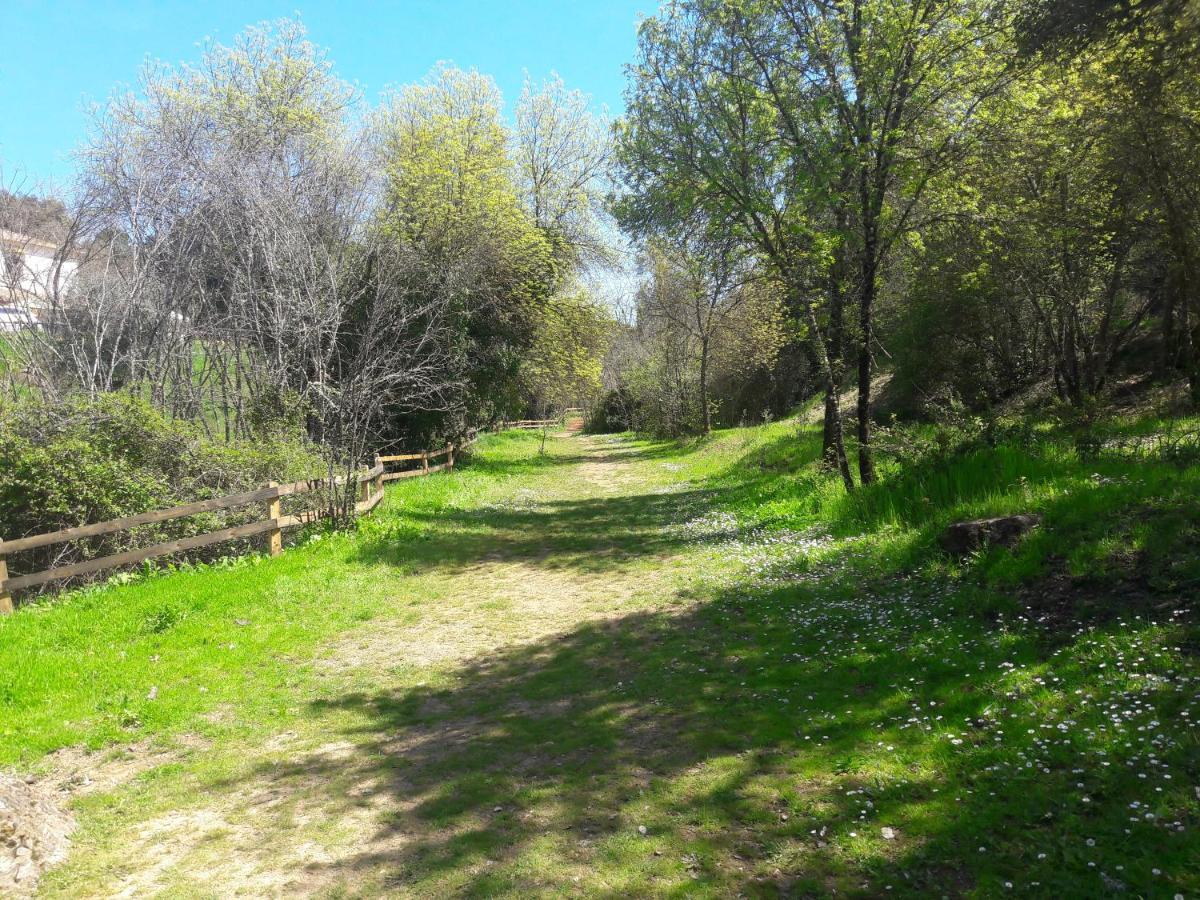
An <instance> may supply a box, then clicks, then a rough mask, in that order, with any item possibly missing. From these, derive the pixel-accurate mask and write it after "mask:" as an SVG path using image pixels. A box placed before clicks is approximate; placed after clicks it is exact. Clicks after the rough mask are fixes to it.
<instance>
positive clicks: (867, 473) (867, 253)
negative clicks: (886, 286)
mask: <svg viewBox="0 0 1200 900" xmlns="http://www.w3.org/2000/svg"><path fill="white" fill-rule="evenodd" d="M875 279H876V271H875V239H874V236H873V235H872V234H871V233H870V231H868V236H867V241H866V244H865V246H864V247H863V266H862V289H861V294H860V297H859V307H858V324H859V330H860V332H861V337H860V340H861V343H860V344H859V348H858V477H859V480H861V481H862V483H863V484H871V483H872V482H873V481H874V480H875V461H874V458H873V455H872V452H871V374H872V372H871V369H872V356H871V343H872V341H873V340H874V329H873V325H874V321H873V307H874V305H875V289H876V284H875Z"/></svg>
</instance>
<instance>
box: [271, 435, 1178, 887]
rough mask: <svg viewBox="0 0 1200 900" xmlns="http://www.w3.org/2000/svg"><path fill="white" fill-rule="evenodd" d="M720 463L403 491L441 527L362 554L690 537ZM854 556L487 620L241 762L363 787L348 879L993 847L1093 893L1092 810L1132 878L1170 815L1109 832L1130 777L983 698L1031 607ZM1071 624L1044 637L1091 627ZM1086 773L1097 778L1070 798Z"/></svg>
mask: <svg viewBox="0 0 1200 900" xmlns="http://www.w3.org/2000/svg"><path fill="white" fill-rule="evenodd" d="M629 452H630V454H631V455H636V456H638V457H640V458H644V456H643V451H642V450H641V449H638V448H630V450H629ZM663 453H664V454H665V455H669V454H670V450H669V449H668V450H664V451H663ZM758 453H759V451H756V455H757V454H758ZM767 458H768V459H770V456H768V457H767ZM576 459H577V458H576ZM744 468H745V469H747V471H746V478H747V482H748V483H747V484H744V485H741V486H739V485H736V484H735V485H730V484H729V482H728V480H727V479H726V480H725V481H724V482H722V483H723V484H724V486H725V488H726V492H725V493H722V494H719V495H718V494H717V493H716V492H714V491H713V490H703V489H697V488H693V489H687V490H682V491H675V492H672V493H665V494H636V495H619V496H613V497H601V498H594V499H586V500H569V501H556V502H547V503H540V504H536V505H534V506H531V507H528V508H519V507H517V508H514V507H497V508H483V509H476V510H440V511H438V512H437V513H428V514H427V513H423V512H420V511H417V512H412V513H406V515H407V516H409V517H410V518H413V519H415V520H416V521H418V522H420V521H421V520H422V517H423V516H426V515H428V516H429V517H430V518H431V519H436V520H437V521H438V522H439V523H441V524H442V525H443V526H444V525H445V524H446V522H447V516H450V517H452V518H451V525H452V527H450V528H448V529H446V530H445V531H444V532H440V531H437V530H434V529H430V534H432V537H431V538H430V539H429V540H426V541H422V542H421V546H420V549H419V550H416V549H415V548H414V546H413V545H412V544H411V543H405V542H400V543H399V544H398V545H397V546H395V547H393V546H390V545H389V543H388V542H387V541H386V540H384V541H379V542H376V543H374V544H371V545H369V546H368V547H366V548H365V549H364V550H363V554H364V557H366V558H369V559H375V560H382V561H388V562H392V561H394V562H396V563H400V562H401V561H403V562H404V563H411V562H412V561H413V558H414V556H413V554H414V552H418V553H419V554H420V556H421V558H423V559H427V560H429V561H431V562H436V563H437V564H438V565H443V566H444V565H450V566H468V565H472V564H476V563H478V562H479V561H480V560H481V559H484V558H486V557H487V556H488V555H492V556H496V555H498V556H501V557H505V558H514V559H523V560H527V561H531V562H534V563H536V564H537V565H543V566H547V567H573V568H578V569H580V570H585V571H604V570H605V569H607V568H610V567H613V566H618V565H622V564H624V563H626V562H629V561H633V560H637V559H640V558H644V557H646V556H647V555H651V554H662V553H671V552H673V551H674V550H675V549H677V548H678V547H679V546H680V545H681V544H682V543H684V542H685V541H687V540H689V539H688V538H687V536H686V534H684V533H681V532H680V531H679V530H678V529H673V528H671V527H670V526H672V525H674V524H677V523H678V522H679V521H680V519H681V518H682V517H685V516H692V515H699V514H703V513H704V512H708V511H712V510H713V509H714V508H716V506H717V504H718V500H719V501H720V502H721V504H722V505H724V504H726V503H728V502H729V501H730V499H731V498H730V496H729V493H728V491H729V490H730V489H732V490H745V491H746V492H747V493H746V494H744V495H743V497H742V499H744V498H746V497H753V496H754V490H755V488H754V485H753V484H752V483H749V482H752V481H753V480H754V479H756V478H758V475H757V474H755V473H754V472H752V471H749V467H744ZM764 477H766V476H764ZM734 499H738V498H734ZM958 499H959V500H961V499H962V497H961V496H959V497H958ZM726 536H728V535H722V534H711V535H706V536H705V539H706V540H713V541H720V540H722V539H723V538H724V537H726ZM857 565H858V566H859V568H858V569H857V570H856V571H851V570H850V569H849V568H844V569H843V571H842V573H841V575H839V574H837V572H821V571H809V572H805V571H803V570H800V571H789V570H788V569H787V568H786V566H785V567H784V568H782V569H780V570H779V571H766V572H760V573H759V574H760V576H761V577H764V578H765V579H766V580H767V581H768V582H769V581H771V579H772V578H776V579H778V580H780V581H783V582H786V583H784V584H782V585H781V586H777V587H774V588H771V589H765V588H752V587H749V586H746V585H733V586H727V587H723V588H712V589H705V588H701V589H699V593H698V594H697V595H695V596H692V597H691V598H690V599H691V600H692V602H691V604H690V605H688V606H687V607H686V608H684V609H683V610H681V611H660V612H649V613H638V614H633V615H627V616H624V617H622V618H619V619H614V620H611V621H608V622H605V623H600V624H595V623H592V624H585V625H581V626H579V627H576V628H575V629H573V630H571V631H570V632H568V633H565V634H560V635H555V636H553V637H551V638H547V639H543V640H540V641H537V642H534V643H530V644H524V645H517V646H512V647H509V648H506V649H503V650H501V651H499V652H495V653H491V654H488V655H487V656H481V657H479V658H476V659H474V660H471V661H469V662H467V663H466V664H464V665H462V666H461V667H458V668H455V669H453V670H452V671H449V672H447V673H445V680H444V681H442V682H441V683H440V686H436V687H430V686H415V687H402V688H381V689H380V690H377V691H360V690H355V691H344V692H341V693H339V692H338V691H337V690H334V691H332V693H331V695H330V696H328V697H326V698H324V699H321V700H318V701H315V702H313V703H312V704H311V705H310V708H309V713H310V715H311V716H312V717H313V718H314V719H316V720H317V721H320V722H324V723H326V729H327V730H328V731H329V733H330V737H331V739H333V740H335V741H337V740H341V741H345V742H347V744H348V745H349V746H350V747H352V748H353V749H352V750H351V751H350V752H349V753H343V752H338V753H334V754H330V753H328V752H325V751H322V750H318V751H316V752H313V753H310V754H307V755H300V756H298V757H294V758H293V759H291V760H290V761H288V762H286V763H283V764H276V763H272V764H270V765H263V766H261V767H259V768H258V769H257V770H255V771H253V772H252V773H251V777H252V778H254V779H258V780H260V781H263V780H265V781H266V782H268V783H269V784H270V788H271V790H272V791H274V790H279V791H281V792H284V793H286V794H291V795H304V794H305V793H306V792H310V793H311V792H312V791H313V786H314V785H320V788H319V793H320V799H319V801H317V802H318V803H319V804H320V807H321V812H320V814H321V815H322V816H323V817H327V818H328V819H329V820H330V821H333V822H336V821H338V820H340V819H342V818H348V817H353V816H358V817H360V818H361V817H362V816H363V815H364V813H365V814H367V815H368V816H369V818H370V821H371V822H372V825H371V830H370V831H369V833H368V834H366V835H364V836H363V837H362V838H361V840H359V841H358V842H357V843H356V845H355V849H354V850H353V852H352V855H351V856H349V857H348V858H347V857H342V858H339V859H337V860H336V861H332V862H328V863H320V862H314V863H312V864H310V865H309V867H308V871H309V872H310V873H312V874H313V875H314V876H317V875H319V876H321V877H323V878H325V879H333V880H335V881H336V880H341V881H342V882H343V883H345V884H348V885H352V886H353V887H354V889H355V890H359V891H365V892H367V893H370V892H372V891H374V890H381V891H388V890H401V891H412V892H413V893H416V894H429V893H432V894H443V895H444V894H450V893H456V894H457V893H462V894H467V895H474V896H490V895H495V894H499V893H505V892H508V893H514V894H518V895H529V894H536V893H545V894H551V893H553V894H557V893H565V892H570V891H572V890H578V891H583V892H585V893H590V894H600V895H607V896H619V895H639V894H640V895H645V894H648V893H650V894H674V893H686V892H689V891H691V890H696V889H699V890H701V891H702V892H707V893H710V894H716V895H732V894H735V893H742V894H751V895H760V896H777V895H786V896H813V895H825V894H829V893H833V892H836V893H839V894H850V895H860V896H877V895H880V894H881V893H884V892H885V891H887V890H888V889H889V886H891V888H894V890H892V895H908V896H929V895H939V896H940V895H959V894H963V893H966V892H969V891H974V890H978V891H980V892H982V893H984V894H992V893H1001V892H1002V891H1003V890H1004V888H1003V887H1002V885H1003V882H1004V880H1005V879H1007V878H1011V877H1013V876H1014V874H1015V873H1019V874H1020V877H1022V878H1024V879H1025V881H1024V882H1023V884H1024V885H1025V886H1026V887H1027V888H1028V887H1029V886H1030V885H1032V884H1035V883H1036V884H1037V885H1038V886H1039V887H1040V888H1041V889H1042V890H1043V891H1046V892H1054V891H1057V892H1059V893H1063V894H1064V895H1071V896H1082V895H1092V896H1094V895H1098V894H1101V893H1105V892H1107V891H1109V890H1111V889H1112V888H1111V884H1110V883H1109V882H1107V881H1102V880H1101V872H1100V870H1096V869H1089V868H1088V867H1087V863H1088V861H1089V856H1088V855H1087V854H1086V853H1085V852H1084V850H1083V849H1082V848H1083V841H1084V837H1085V836H1088V837H1090V836H1092V835H1095V836H1097V837H1098V838H1099V839H1100V840H1101V841H1102V842H1109V843H1110V844H1118V845H1121V846H1122V847H1123V850H1122V852H1124V853H1126V854H1127V856H1126V857H1121V858H1122V859H1126V858H1128V859H1129V860H1130V861H1131V862H1130V863H1129V868H1128V873H1129V875H1130V876H1139V877H1140V876H1143V875H1144V877H1145V878H1147V879H1148V878H1149V877H1150V875H1149V872H1150V867H1149V866H1150V861H1155V860H1157V859H1158V855H1159V854H1161V851H1162V848H1163V846H1164V844H1163V842H1164V841H1171V840H1174V839H1175V836H1174V835H1170V834H1166V835H1164V834H1162V833H1160V832H1159V831H1156V830H1154V829H1153V828H1150V827H1149V826H1147V828H1146V829H1142V830H1140V831H1139V832H1138V833H1137V835H1136V837H1132V838H1131V837H1128V836H1127V835H1129V831H1128V830H1127V828H1128V826H1127V823H1126V818H1127V807H1128V805H1129V803H1130V802H1132V801H1136V800H1139V799H1140V798H1141V797H1142V794H1141V793H1140V792H1141V791H1142V790H1143V788H1142V787H1140V786H1139V784H1138V782H1137V781H1136V780H1135V779H1134V778H1133V775H1132V774H1131V773H1128V772H1126V771H1124V770H1125V767H1124V766H1120V765H1113V766H1112V767H1111V768H1102V767H1100V766H1099V765H1097V764H1095V763H1094V762H1092V763H1090V764H1089V765H1088V768H1087V774H1086V776H1083V775H1081V774H1080V773H1081V772H1083V771H1084V770H1083V769H1081V768H1079V765H1080V751H1079V750H1078V748H1076V747H1075V746H1074V745H1071V742H1070V741H1067V740H1062V741H1061V742H1052V743H1045V742H1043V741H1042V739H1041V736H1040V735H1041V733H1040V732H1038V733H1035V730H1034V729H1033V728H1029V729H1028V735H1026V733H1025V732H1026V728H1025V727H1024V726H1015V725H1013V724H1012V723H1011V722H1010V721H1009V720H1007V719H1005V715H1006V713H1005V710H1006V707H1007V706H1008V705H1009V704H1011V703H1015V702H1016V699H1015V698H1016V696H1017V695H1015V694H1013V693H1006V692H1005V689H1002V688H1001V687H1000V686H999V680H1000V679H1001V678H1002V677H1003V676H1002V674H994V675H989V674H988V673H1004V672H1006V671H1007V668H1008V667H1013V666H1016V667H1022V666H1031V667H1033V666H1039V665H1046V664H1048V661H1049V659H1050V656H1049V654H1050V652H1051V650H1050V644H1049V643H1047V642H1045V641H1043V640H1041V639H1040V638H1039V636H1038V635H1037V634H1036V633H1034V632H1032V631H1031V632H1028V633H1023V632H1011V633H1008V634H1007V637H1006V638H1005V639H1004V640H995V639H994V637H995V633H996V627H995V616H994V615H993V614H991V613H989V605H988V604H989V603H995V602H997V601H996V598H991V597H988V596H987V595H985V594H983V593H982V592H972V591H970V590H968V589H966V588H961V587H960V588H958V589H956V590H954V591H949V592H948V591H946V589H945V586H944V585H938V584H934V583H932V582H930V581H926V580H922V579H920V578H916V577H914V578H909V579H907V580H905V581H903V582H899V581H890V582H885V581H881V580H878V579H877V578H876V577H870V578H867V577H863V575H862V573H863V572H864V571H867V570H869V569H870V567H871V563H870V560H865V558H864V559H863V560H859V561H858V563H857ZM879 571H880V570H879V569H878V568H876V575H878V573H879ZM883 571H887V570H886V569H885V570H883ZM990 608H991V609H1011V601H1003V602H1000V604H999V605H998V606H994V607H990ZM1081 633H1082V632H1077V633H1076V635H1075V636H1073V637H1072V638H1071V639H1069V640H1068V641H1067V642H1066V643H1065V644H1064V642H1061V641H1060V642H1057V643H1058V646H1059V647H1060V648H1061V647H1064V646H1066V647H1067V649H1070V641H1073V640H1079V641H1082V642H1084V643H1086V644H1089V645H1090V644H1091V642H1092V641H1094V639H1095V634H1096V633H1095V632H1089V633H1087V634H1086V636H1084V637H1082V638H1081V637H1079V635H1080V634H1081ZM1055 671H1056V673H1057V676H1059V677H1061V679H1062V680H1061V683H1060V684H1058V686H1057V690H1058V691H1059V692H1060V695H1061V696H1062V697H1064V698H1069V697H1072V696H1075V695H1079V694H1082V693H1083V692H1084V691H1085V690H1086V691H1089V692H1090V691H1092V690H1094V688H1095V686H1096V684H1095V674H1094V673H1093V672H1090V671H1089V670H1087V669H1086V668H1085V667H1083V666H1079V665H1075V664H1074V663H1073V662H1072V661H1071V657H1070V655H1068V657H1067V658H1066V660H1065V661H1064V662H1062V663H1060V664H1059V666H1058V668H1057V669H1056V670H1055ZM1055 680H1056V681H1057V680H1058V679H1057V678H1056V679H1055ZM1064 702H1066V703H1067V704H1068V713H1069V715H1072V716H1078V717H1079V718H1087V717H1088V716H1089V715H1090V714H1091V713H1090V712H1089V710H1088V709H1087V708H1086V707H1084V706H1076V704H1078V703H1079V702H1080V701H1071V700H1066V701H1064ZM1036 721H1037V720H1032V721H1029V722H1027V723H1026V724H1029V725H1033V724H1036ZM1104 721H1105V720H1104V718H1103V714H1102V712H1098V718H1097V720H1096V722H1095V723H1093V726H1094V725H1095V724H1100V725H1101V729H1100V730H1101V731H1103V727H1102V726H1103V722H1104ZM1001 726H1003V727H1001ZM1043 727H1047V726H1043ZM1006 729H1007V730H1008V731H1009V734H1008V735H1007V736H1006V735H1005V730H1006ZM947 732H953V733H955V734H957V735H958V737H959V743H958V745H952V744H951V743H950V741H949V739H948V738H949V737H950V736H951V735H948V734H947ZM1001 741H1002V744H1001V743H999V742H1001ZM956 746H957V749H956ZM1160 752H1161V753H1163V755H1164V756H1170V758H1171V759H1172V760H1173V764H1178V765H1179V767H1180V768H1182V769H1186V768H1187V763H1186V760H1181V759H1176V758H1177V757H1179V756H1180V754H1181V753H1182V754H1184V755H1186V754H1187V753H1188V752H1189V751H1188V748H1186V747H1184V748H1182V749H1179V748H1172V749H1167V748H1161V749H1160ZM1034 758H1036V759H1037V760H1038V762H1039V767H1038V768H1037V769H1029V768H1027V766H1026V763H1027V762H1028V761H1030V760H1032V759H1034ZM1084 777H1086V779H1087V791H1088V792H1089V793H1090V794H1091V795H1092V796H1093V797H1095V798H1100V800H1101V802H1098V803H1094V804H1093V805H1092V806H1090V807H1086V808H1084V809H1083V811H1082V812H1081V808H1080V804H1079V800H1078V796H1077V795H1078V794H1079V793H1080V792H1079V790H1078V789H1077V788H1078V782H1079V780H1080V779H1081V778H1084ZM883 826H887V827H888V828H890V829H895V834H894V837H895V839H894V840H883V839H882V838H881V837H880V835H881V828H882V827H883ZM639 827H644V828H645V829H646V832H645V835H642V834H641V833H640V832H639ZM1123 831H1124V832H1125V834H1124V835H1122V832H1123ZM1179 840H1183V839H1182V838H1180V839H1179ZM1187 840H1191V838H1190V835H1189V837H1188V838H1187ZM1193 843H1194V841H1193ZM980 848H984V849H986V851H987V852H981V849H980ZM1172 852H1174V853H1176V854H1177V855H1180V856H1181V855H1182V854H1181V853H1180V851H1179V850H1178V848H1175V849H1174V850H1173V851H1172ZM1039 853H1040V854H1041V855H1040V856H1039V855H1038V854H1039ZM1143 863H1144V865H1143ZM1160 864H1162V863H1160ZM1164 865H1165V864H1164ZM1141 868H1144V869H1145V872H1144V873H1143V872H1141ZM1104 877H1105V878H1110V880H1111V873H1106V874H1105V875H1104ZM1122 877H1126V876H1124V875H1123V876H1122ZM1114 883H1115V882H1114Z"/></svg>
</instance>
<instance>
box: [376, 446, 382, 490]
mask: <svg viewBox="0 0 1200 900" xmlns="http://www.w3.org/2000/svg"><path fill="white" fill-rule="evenodd" d="M375 468H376V469H378V470H379V474H378V475H376V476H375V493H376V494H379V493H382V492H383V460H381V459H380V458H379V454H378V453H376V454H375Z"/></svg>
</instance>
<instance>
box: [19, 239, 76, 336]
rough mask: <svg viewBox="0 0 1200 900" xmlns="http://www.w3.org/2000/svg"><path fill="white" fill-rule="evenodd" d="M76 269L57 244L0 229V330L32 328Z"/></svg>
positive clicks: (74, 261)
mask: <svg viewBox="0 0 1200 900" xmlns="http://www.w3.org/2000/svg"><path fill="white" fill-rule="evenodd" d="M78 267H79V262H78V260H76V259H75V258H74V257H73V256H72V255H70V254H65V255H64V254H63V253H62V248H61V247H60V246H59V245H57V244H53V243H51V242H50V241H44V240H41V239H40V238H35V237H30V236H29V235H27V234H19V233H17V232H15V231H5V230H4V229H0V331H16V330H17V329H19V328H31V327H36V326H37V323H38V322H39V321H40V319H41V317H42V315H43V313H44V312H45V310H46V309H47V307H48V305H49V303H48V298H50V297H52V296H55V294H56V293H59V294H61V292H62V291H63V290H65V289H66V287H67V285H68V284H69V283H70V281H71V279H72V278H74V276H75V270H76V269H77V268H78Z"/></svg>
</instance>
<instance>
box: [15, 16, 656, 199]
mask: <svg viewBox="0 0 1200 900" xmlns="http://www.w3.org/2000/svg"><path fill="white" fill-rule="evenodd" d="M657 5H658V0H441V2H438V0H396V2H391V3H386V2H379V3H367V2H342V3H338V2H334V0H322V2H307V3H305V2H296V0H293V2H291V3H287V2H283V3H275V2H260V0H241V2H238V0H189V2H182V0H156V2H151V0H137V2H134V0H105V2H101V0H92V2H77V0H56V2H46V0H0V22H3V25H2V26H0V31H2V33H3V50H2V51H0V173H3V176H4V178H5V180H6V181H10V182H11V181H13V176H14V175H17V176H19V177H21V178H22V180H23V182H24V186H25V187H26V189H29V188H31V187H34V186H36V185H37V184H39V183H44V182H48V181H53V182H56V183H59V184H62V183H64V182H65V181H67V180H68V179H69V177H70V175H71V171H72V164H71V160H70V157H69V154H70V151H71V150H72V149H73V148H74V147H75V146H76V145H77V144H78V143H79V142H80V140H81V139H82V137H83V136H84V134H85V131H86V122H87V119H86V115H85V114H84V111H83V110H84V108H85V106H86V105H87V104H89V103H91V102H94V101H102V100H103V99H105V98H106V97H107V96H108V95H109V94H110V93H111V92H112V91H113V90H114V88H116V87H118V86H119V85H125V86H130V85H132V84H133V83H134V81H135V79H136V76H137V72H138V69H139V68H140V66H141V64H142V62H143V61H144V60H145V59H147V58H152V59H161V60H164V61H166V62H170V63H178V62H181V61H186V60H193V59H195V58H196V57H197V56H198V55H199V46H198V45H199V44H200V42H201V41H203V39H204V38H206V37H213V38H215V39H217V40H218V41H221V42H228V41H229V40H231V39H232V38H233V36H234V35H236V34H237V33H238V32H239V31H241V30H242V29H243V28H244V27H245V26H247V25H251V24H255V23H258V22H262V21H264V20H270V19H278V18H283V17H294V16H298V17H299V18H300V19H301V20H302V21H303V22H304V24H305V26H306V27H307V28H308V35H309V39H310V40H312V41H313V43H315V44H317V45H319V46H322V47H325V48H327V49H328V50H329V55H330V58H331V59H332V60H333V62H334V65H335V67H336V69H337V72H338V74H339V75H340V76H341V77H342V78H344V79H346V80H348V81H352V82H357V83H358V85H359V86H360V88H361V89H362V91H363V93H364V96H365V97H366V98H367V99H368V100H374V99H375V98H376V97H377V95H378V93H379V91H380V90H381V89H383V88H384V87H387V86H394V85H399V84H405V83H408V82H412V81H417V80H419V79H420V78H422V77H423V76H424V75H425V73H427V72H428V71H429V70H430V69H431V68H432V67H433V66H434V64H435V63H437V62H438V61H441V60H446V61H451V62H453V63H455V64H456V65H458V66H461V67H463V68H476V69H478V70H479V71H481V72H485V73H487V74H489V75H491V76H493V77H494V78H495V79H496V82H497V83H498V84H499V85H500V89H501V90H502V91H503V92H504V96H505V100H506V101H507V102H508V103H509V104H511V103H512V102H513V101H515V100H516V97H517V94H518V93H519V92H520V89H521V83H522V81H523V72H524V71H526V70H527V71H528V72H529V74H530V76H531V77H532V78H534V79H535V80H541V79H542V78H543V77H545V76H546V75H548V74H549V73H550V72H551V71H556V72H558V73H559V74H560V75H561V76H562V77H563V80H564V81H565V82H566V83H567V86H568V87H572V88H578V89H580V90H582V91H584V92H586V93H588V94H591V95H592V97H593V101H594V104H595V106H596V107H597V109H599V107H601V106H603V105H607V107H608V108H609V110H610V112H611V113H613V114H614V115H616V114H619V112H620V110H621V90H622V87H623V83H624V74H623V71H622V66H623V65H624V64H625V63H627V62H629V61H630V60H631V59H632V57H633V51H634V46H635V29H636V25H637V19H638V15H639V13H645V14H652V13H653V12H654V11H655V9H656V8H657Z"/></svg>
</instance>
